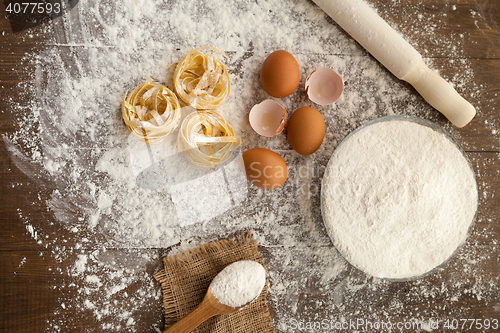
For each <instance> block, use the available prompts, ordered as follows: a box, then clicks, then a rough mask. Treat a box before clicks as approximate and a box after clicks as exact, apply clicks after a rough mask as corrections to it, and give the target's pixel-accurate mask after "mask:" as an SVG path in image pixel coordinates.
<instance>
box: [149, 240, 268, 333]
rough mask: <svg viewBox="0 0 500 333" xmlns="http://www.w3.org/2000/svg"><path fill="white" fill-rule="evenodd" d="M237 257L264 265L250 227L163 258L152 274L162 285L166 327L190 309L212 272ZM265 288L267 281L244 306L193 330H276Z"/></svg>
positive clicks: (240, 332)
mask: <svg viewBox="0 0 500 333" xmlns="http://www.w3.org/2000/svg"><path fill="white" fill-rule="evenodd" d="M239 260H254V261H257V262H259V263H260V264H262V265H264V264H263V262H262V258H261V257H260V255H259V253H258V251H257V242H256V241H255V240H253V238H252V233H251V231H247V232H245V233H242V234H240V235H237V236H235V239H223V240H220V241H217V242H213V243H207V244H204V245H201V246H199V247H197V248H194V249H190V250H187V251H184V252H183V253H180V254H177V255H174V256H170V257H165V258H163V265H164V267H163V268H162V269H160V271H159V272H157V273H156V274H155V276H154V277H155V279H156V280H158V281H159V282H160V284H161V287H162V294H163V306H164V310H165V326H166V327H167V328H168V327H169V326H170V325H172V324H173V323H175V322H177V321H178V320H180V319H182V318H183V317H184V316H185V315H187V314H188V313H189V312H190V311H192V310H193V309H194V308H195V307H196V306H197V305H198V304H199V303H200V302H201V300H202V299H203V296H204V295H205V293H206V290H207V289H208V285H209V284H210V282H211V280H212V279H213V278H214V277H215V275H217V274H218V273H219V272H220V271H221V270H222V269H223V268H224V267H226V266H227V265H229V264H231V263H233V262H235V261H239ZM264 267H265V266H264ZM267 292H268V283H266V285H265V287H264V290H263V291H262V293H261V295H260V296H259V297H258V298H257V299H256V300H255V301H254V302H253V303H252V304H250V305H249V306H247V307H245V308H244V309H243V310H240V311H237V312H236V313H233V314H230V315H221V316H216V317H214V318H211V319H209V320H208V321H207V322H205V323H204V324H202V325H200V326H199V327H198V328H197V329H195V330H193V332H211V333H222V332H231V333H251V332H255V333H275V330H274V328H273V327H272V319H271V316H270V314H269V308H268V306H267V301H266V296H267Z"/></svg>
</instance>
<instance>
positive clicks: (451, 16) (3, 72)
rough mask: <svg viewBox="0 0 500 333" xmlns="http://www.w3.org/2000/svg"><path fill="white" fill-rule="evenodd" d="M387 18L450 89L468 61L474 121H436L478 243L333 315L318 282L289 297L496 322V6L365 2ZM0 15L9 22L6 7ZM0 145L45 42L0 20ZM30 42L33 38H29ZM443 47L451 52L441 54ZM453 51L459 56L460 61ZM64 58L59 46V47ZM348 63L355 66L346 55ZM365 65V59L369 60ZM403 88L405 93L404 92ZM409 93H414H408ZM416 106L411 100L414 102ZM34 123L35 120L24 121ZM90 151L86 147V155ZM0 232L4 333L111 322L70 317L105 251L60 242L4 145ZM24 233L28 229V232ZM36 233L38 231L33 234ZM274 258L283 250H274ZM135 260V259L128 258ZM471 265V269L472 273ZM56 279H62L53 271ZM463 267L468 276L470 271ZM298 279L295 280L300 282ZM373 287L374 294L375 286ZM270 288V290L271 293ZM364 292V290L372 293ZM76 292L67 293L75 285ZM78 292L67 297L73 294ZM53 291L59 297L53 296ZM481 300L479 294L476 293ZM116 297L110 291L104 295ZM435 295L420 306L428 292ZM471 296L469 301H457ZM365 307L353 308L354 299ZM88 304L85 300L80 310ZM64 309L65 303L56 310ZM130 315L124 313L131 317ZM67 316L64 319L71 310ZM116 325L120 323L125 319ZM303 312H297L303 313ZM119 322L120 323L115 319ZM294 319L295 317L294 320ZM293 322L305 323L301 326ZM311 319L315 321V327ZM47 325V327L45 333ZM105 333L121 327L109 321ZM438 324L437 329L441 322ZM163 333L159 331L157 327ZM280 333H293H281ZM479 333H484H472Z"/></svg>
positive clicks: (351, 272) (45, 192)
mask: <svg viewBox="0 0 500 333" xmlns="http://www.w3.org/2000/svg"><path fill="white" fill-rule="evenodd" d="M370 2H371V3H373V5H374V7H375V8H377V10H378V11H379V13H380V15H381V16H382V17H384V18H385V19H387V20H388V21H389V22H391V23H392V24H394V26H395V27H396V28H397V29H398V30H400V31H401V32H402V33H403V35H404V36H405V37H407V38H408V39H409V40H410V42H411V43H412V44H413V45H414V46H415V48H416V49H417V50H419V51H420V52H421V53H422V54H423V56H424V57H425V58H426V59H427V60H428V61H429V62H430V63H431V65H432V67H433V68H435V69H437V70H439V72H440V73H441V74H442V75H443V77H445V78H447V79H449V80H451V81H453V79H454V77H455V74H456V72H457V70H460V63H461V61H466V62H467V64H468V66H469V67H470V68H471V69H472V70H473V72H474V74H473V76H472V79H471V80H470V81H469V82H465V83H460V84H461V85H460V86H459V87H457V89H458V90H459V92H460V93H462V94H463V95H464V96H466V97H467V98H468V99H469V100H470V101H471V102H472V103H473V104H474V105H475V106H476V107H477V108H478V111H479V114H478V116H477V117H476V118H475V119H474V120H473V122H472V123H471V124H470V125H468V126H467V127H465V128H464V129H456V128H454V127H452V126H450V125H449V124H448V123H447V121H446V119H444V118H443V117H440V116H439V115H438V114H436V116H435V118H433V119H432V120H433V121H436V122H437V123H439V124H440V125H442V126H444V127H445V129H447V130H448V131H450V132H451V134H452V135H453V136H454V137H455V138H456V139H457V141H458V142H459V143H460V144H462V146H463V147H464V149H465V150H466V151H468V152H469V154H468V155H469V157H470V160H471V163H472V165H473V167H474V170H475V172H476V174H477V181H478V185H479V194H480V206H479V212H478V216H477V220H476V224H475V228H474V231H473V233H472V235H471V237H470V239H469V241H468V243H467V244H466V246H465V247H464V248H463V249H462V251H461V252H460V253H459V255H457V256H456V257H455V258H454V259H453V260H452V261H451V262H450V263H449V265H448V266H447V267H446V268H445V269H444V270H442V271H440V272H438V273H436V274H433V275H431V276H429V277H427V278H425V279H423V280H422V281H413V282H406V283H393V284H389V285H388V286H387V288H386V289H384V290H383V292H382V293H380V288H374V290H369V289H367V288H365V289H363V290H362V291H361V292H360V293H359V294H358V293H351V294H347V296H346V297H345V298H344V299H342V303H343V305H342V306H343V308H342V309H341V310H339V309H338V308H337V309H332V308H326V309H325V308H322V307H318V305H317V304H323V305H326V304H331V301H332V300H330V299H326V298H325V296H324V293H323V292H322V291H321V290H320V289H318V287H317V286H318V284H317V281H315V280H314V279H310V280H309V281H308V282H307V284H306V285H304V289H303V291H302V293H300V294H299V295H287V296H286V298H288V297H289V298H296V299H297V300H298V304H300V307H301V309H303V308H309V309H317V315H318V316H320V317H321V316H328V315H335V316H337V315H343V316H344V317H345V318H355V317H356V314H357V313H359V312H360V311H361V312H362V313H363V312H364V313H367V312H369V311H375V312H377V313H379V314H381V315H382V314H383V313H384V312H390V311H392V310H393V307H392V306H391V302H392V301H393V300H397V301H400V304H401V306H402V307H403V308H404V311H401V312H399V313H395V314H393V315H392V316H391V318H393V319H394V320H397V319H400V320H405V319H408V316H409V315H408V314H409V313H410V314H415V316H417V315H418V316H420V317H424V318H439V319H440V320H441V321H442V320H445V319H446V318H448V319H456V318H458V317H457V316H461V317H464V316H467V317H468V318H495V317H496V318H500V314H499V312H498V308H497V307H495V305H497V304H500V295H499V294H498V290H497V289H498V288H497V286H498V283H499V281H498V276H499V275H500V271H499V263H498V258H499V256H500V248H499V245H498V238H499V235H500V223H499V221H500V220H499V216H500V184H499V182H498V179H500V173H499V172H500V155H499V152H500V133H498V132H495V131H496V129H498V128H499V126H500V112H499V108H500V27H499V24H500V0H493V1H486V0H484V1H478V0H466V1H459V0H451V1H450V0H376V1H375V0H370ZM0 9H1V10H2V12H3V11H4V5H3V2H2V3H0ZM1 31H4V32H5V34H3V35H2V36H1V37H0V53H1V56H0V85H1V93H2V98H1V99H0V110H1V112H2V113H1V115H2V117H1V118H0V134H9V133H13V132H14V131H16V130H17V129H18V128H17V126H18V124H17V122H16V121H14V117H16V116H18V115H16V114H14V112H13V111H12V110H10V103H9V100H8V98H11V97H13V96H20V95H21V92H22V88H20V87H19V86H18V84H19V83H20V82H23V81H24V82H26V80H30V79H31V78H30V76H29V75H28V74H29V73H30V71H32V70H33V68H30V67H25V64H24V63H22V62H20V61H19V60H20V59H22V57H23V56H24V55H25V53H26V52H29V51H31V50H32V49H33V48H36V47H41V46H39V45H38V43H39V42H41V41H43V40H44V38H45V36H44V35H43V26H42V27H38V28H34V29H31V30H30V31H27V32H23V33H18V34H11V33H10V25H9V23H8V21H6V20H5V19H4V18H2V19H1V20H0V32H1ZM30 33H31V34H33V37H32V38H29V37H28V38H26V36H27V35H28V34H30ZM443 40H446V41H447V42H444V43H441V41H443ZM454 43H458V44H459V45H460V47H459V48H457V49H455V48H454V47H453V46H454ZM63 47H64V46H63ZM345 55H349V54H348V53H347V52H346V54H345ZM367 56H368V55H367ZM397 84H401V85H405V84H404V83H397ZM407 88H408V89H410V90H411V89H412V88H411V87H409V86H408V87H407ZM415 94H416V93H415ZM24 112H26V113H29V110H24ZM81 148H88V147H81ZM0 190H1V193H0V202H1V206H0V224H1V225H2V226H3V228H4V232H3V233H0V267H2V271H1V272H0V331H2V332H9V333H15V332H44V331H47V327H49V329H48V331H57V329H60V330H61V331H62V332H68V331H73V332H91V331H99V330H100V329H101V328H102V327H100V326H99V325H103V323H105V321H104V322H103V321H101V322H99V323H98V322H96V321H95V319H94V314H93V311H92V309H83V311H81V310H82V309H81V308H78V307H69V306H66V305H64V307H63V305H62V304H63V303H64V300H68V302H67V304H70V300H71V299H73V298H75V297H81V294H79V291H80V292H81V291H82V290H84V289H83V288H85V286H86V282H85V280H84V279H83V278H82V276H76V275H75V276H74V277H73V278H71V279H70V278H69V275H68V274H69V273H68V272H71V270H72V269H73V268H74V267H73V265H74V263H75V260H76V258H77V256H78V254H84V255H87V256H89V255H91V254H92V253H93V252H94V251H95V250H97V249H98V248H97V247H95V246H92V244H89V245H86V246H88V247H86V248H83V249H75V246H76V244H78V239H77V237H79V236H76V235H72V234H71V233H68V232H67V231H63V230H62V228H60V226H58V225H56V224H54V223H52V221H54V218H53V216H51V214H52V213H51V212H49V211H47V207H44V204H43V202H44V201H45V200H46V199H47V198H48V197H50V191H51V189H50V188H46V187H44V186H43V185H40V184H39V183H36V182H33V180H32V179H30V178H29V177H28V176H26V175H25V174H24V173H23V172H22V171H20V170H18V169H17V168H16V166H15V165H14V164H13V162H12V160H11V159H10V157H9V154H8V153H7V151H6V147H5V144H4V142H3V141H2V140H0ZM18 208H22V211H23V212H29V219H23V216H22V215H20V213H19V211H18ZM28 221H29V222H28ZM30 228H33V229H30ZM42 229H43V233H39V234H37V237H49V238H50V239H56V238H57V239H58V240H59V241H58V242H57V246H65V247H67V248H68V249H71V250H72V253H71V254H70V255H69V256H68V257H67V258H64V261H63V262H57V260H59V258H58V253H59V252H58V250H57V249H56V247H57V246H54V245H50V246H49V247H46V245H45V243H44V242H43V241H42V242H41V243H39V242H38V240H37V239H34V238H35V237H34V234H33V231H37V230H42ZM277 246H279V244H277ZM132 250H134V249H132ZM108 251H109V253H110V257H126V256H133V255H138V256H139V255H141V254H144V255H148V256H151V257H153V256H154V254H152V253H158V256H160V255H161V254H162V253H164V252H163V250H161V249H142V250H134V251H136V252H135V253H131V249H121V248H117V249H108ZM260 251H261V253H262V255H263V256H264V259H265V261H266V260H269V258H271V257H272V256H273V255H274V253H275V251H289V249H286V248H282V247H281V248H279V247H277V248H271V247H260ZM469 261H470V262H469ZM158 263H159V260H158V261H153V262H152V264H151V265H150V266H149V267H146V268H145V269H144V271H145V274H146V278H145V280H147V279H151V276H152V274H153V272H154V269H155V267H154V265H156V264H158ZM54 267H58V268H59V269H60V270H61V271H55V270H54ZM464 267H466V268H467V269H465V270H464ZM471 269H473V270H475V271H478V272H482V274H481V278H482V280H481V281H476V280H475V278H474V274H473V272H471V271H470V270H471ZM299 278H300V277H297V279H299ZM344 278H345V279H347V280H348V281H350V282H352V283H354V284H355V283H358V282H359V283H360V284H361V283H363V282H365V281H367V280H369V279H370V278H367V277H366V276H365V275H363V274H362V273H360V272H358V271H357V270H356V269H354V268H352V267H348V268H347V269H346V271H345V272H343V273H342V276H341V277H338V278H337V279H336V280H335V281H333V282H332V288H333V287H335V284H337V283H340V282H342V281H344ZM369 281H370V283H378V282H376V281H371V280H369ZM443 281H463V282H462V283H459V284H457V285H459V286H460V287H454V286H453V285H451V286H446V287H447V288H450V289H453V288H455V289H456V290H455V289H453V290H454V291H456V294H457V295H458V296H457V297H456V299H453V300H450V299H448V298H447V297H445V296H444V295H443V294H442V293H440V291H439V290H440V288H442V283H443ZM273 282H274V281H273ZM141 283H142V282H141V281H136V282H134V284H133V287H132V288H131V289H130V290H126V291H127V292H130V294H133V293H134V292H136V291H137V290H138V289H140V288H141V287H144V286H143V285H142V284H141ZM370 283H368V285H370ZM71 284H72V285H71ZM70 285H71V286H70ZM54 286H60V287H59V288H57V287H56V288H54ZM478 286H479V289H481V293H480V294H477V293H475V290H474V288H477V287H478ZM107 287H108V288H109V286H107ZM423 288H424V289H426V290H433V292H431V293H428V294H426V295H423V296H421V297H413V298H412V297H408V295H410V296H411V295H413V296H414V295H418V294H419V293H420V292H421V290H422V289H423ZM462 288H464V289H465V290H462ZM353 295H354V296H358V297H354V296H353ZM82 299H83V298H82ZM88 299H89V301H92V302H96V303H98V302H99V299H98V297H96V296H95V295H92V296H89V297H88ZM126 299H127V297H126V295H125V294H123V291H121V294H120V292H119V293H118V294H117V296H116V301H117V304H118V305H117V307H119V306H122V303H120V302H126ZM61 302H63V303H61ZM287 304H288V303H287ZM270 305H271V311H272V313H273V315H274V318H275V320H276V321H277V322H279V320H280V318H277V317H276V313H277V311H276V310H277V307H279V306H280V303H279V302H276V301H273V302H272V303H271V304H270ZM127 306H131V305H130V304H128V305H127V304H126V303H123V307H124V309H126V308H127ZM65 307H66V308H65ZM108 309H111V310H110V311H111V313H116V314H119V313H120V312H119V311H118V310H112V307H111V305H108ZM301 309H299V312H300V310H301ZM113 311H116V312H113ZM290 311H291V310H290ZM161 312H162V308H161V301H160V300H158V299H157V300H154V301H153V302H152V303H151V304H150V306H147V307H145V308H144V309H141V310H140V311H139V312H138V314H139V315H138V316H136V317H139V318H140V322H138V323H137V324H136V326H135V327H136V328H137V331H141V332H155V331H156V330H155V328H160V327H161V322H162V319H161ZM297 316H298V315H297ZM311 319H312V318H311ZM48 322H50V323H51V324H50V325H49V326H48ZM109 323H110V324H114V321H112V320H111V319H110V320H109ZM441 323H442V322H441ZM155 325H156V326H155ZM277 331H278V332H288V331H289V330H288V329H287V328H286V327H285V328H280V327H279V326H278V330H277ZM470 331H471V332H472V331H474V330H470ZM476 331H481V330H476Z"/></svg>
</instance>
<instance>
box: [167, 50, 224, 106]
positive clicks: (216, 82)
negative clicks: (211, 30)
mask: <svg viewBox="0 0 500 333" xmlns="http://www.w3.org/2000/svg"><path fill="white" fill-rule="evenodd" d="M201 49H208V50H212V51H214V52H217V53H219V54H221V55H223V56H224V57H226V58H228V57H227V56H226V55H225V54H224V53H222V52H221V51H219V50H217V49H216V48H213V47H209V46H206V47H200V48H198V49H194V50H191V51H189V52H188V54H187V55H186V56H185V57H184V58H183V59H182V60H181V61H180V62H179V63H177V67H176V68H175V72H174V89H175V92H176V93H177V96H179V98H180V99H181V100H182V101H183V102H184V103H186V104H187V105H191V106H192V107H194V108H196V109H200V110H206V109H210V110H211V109H215V108H216V107H217V106H219V105H220V104H222V102H224V101H225V100H226V98H227V97H228V96H229V90H230V83H229V74H228V72H227V69H226V66H224V64H223V63H222V62H221V61H220V59H219V58H217V57H214V56H211V55H207V54H205V53H203V52H201V51H200V50H201ZM228 59H229V58H228Z"/></svg>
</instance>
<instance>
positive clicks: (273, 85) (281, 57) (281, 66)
mask: <svg viewBox="0 0 500 333" xmlns="http://www.w3.org/2000/svg"><path fill="white" fill-rule="evenodd" d="M299 82H300V69H299V64H298V63H297V60H295V58H294V57H293V55H291V54H290V53H288V52H287V51H283V50H278V51H274V52H273V53H271V54H270V55H269V56H268V57H267V58H266V60H264V63H263V64H262V68H261V69H260V83H261V84H262V87H263V88H264V90H265V91H266V92H267V93H268V94H269V95H271V96H273V97H276V98H282V97H286V96H288V95H290V94H291V93H293V92H294V91H295V89H297V86H298V85H299Z"/></svg>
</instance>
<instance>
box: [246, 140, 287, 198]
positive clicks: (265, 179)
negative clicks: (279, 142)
mask: <svg viewBox="0 0 500 333" xmlns="http://www.w3.org/2000/svg"><path fill="white" fill-rule="evenodd" d="M243 162H244V164H245V172H246V176H247V179H248V181H249V182H250V183H252V184H254V185H255V186H258V187H260V188H264V189H273V188H278V187H280V186H281V185H283V183H284V182H285V181H286V178H287V177H288V169H287V167H286V163H285V161H284V160H283V158H281V156H280V155H278V154H276V153H275V152H273V151H271V150H269V149H265V148H252V149H249V150H247V151H246V152H244V153H243Z"/></svg>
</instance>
